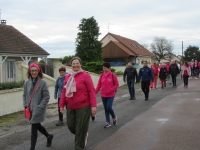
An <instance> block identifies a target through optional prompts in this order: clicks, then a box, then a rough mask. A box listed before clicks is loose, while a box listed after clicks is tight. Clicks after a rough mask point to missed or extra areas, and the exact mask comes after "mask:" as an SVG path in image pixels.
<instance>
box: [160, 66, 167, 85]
mask: <svg viewBox="0 0 200 150" xmlns="http://www.w3.org/2000/svg"><path fill="white" fill-rule="evenodd" d="M159 78H160V81H161V86H162V89H163V88H164V87H166V78H167V69H166V67H165V64H164V63H162V68H160V72H159Z"/></svg>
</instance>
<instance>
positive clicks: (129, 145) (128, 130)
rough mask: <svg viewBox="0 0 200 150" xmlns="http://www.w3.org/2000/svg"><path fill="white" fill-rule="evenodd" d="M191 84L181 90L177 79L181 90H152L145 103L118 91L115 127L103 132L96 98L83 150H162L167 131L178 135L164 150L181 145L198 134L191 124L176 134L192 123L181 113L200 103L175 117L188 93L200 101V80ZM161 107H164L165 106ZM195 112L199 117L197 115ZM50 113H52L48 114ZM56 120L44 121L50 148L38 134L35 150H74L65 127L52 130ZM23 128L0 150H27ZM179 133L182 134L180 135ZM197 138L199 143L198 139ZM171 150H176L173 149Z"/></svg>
mask: <svg viewBox="0 0 200 150" xmlns="http://www.w3.org/2000/svg"><path fill="white" fill-rule="evenodd" d="M190 82H191V87H189V88H188V89H184V88H182V81H181V80H180V79H179V80H178V82H177V83H178V84H177V85H178V86H180V87H178V88H172V86H171V85H167V88H166V89H164V90H163V89H160V88H158V89H155V90H151V92H150V98H149V101H144V95H143V93H142V92H141V91H140V90H138V91H137V92H136V98H137V99H136V100H135V101H130V100H128V99H129V96H128V94H127V88H126V87H122V88H120V89H119V90H118V92H117V96H116V99H115V102H114V106H113V108H114V110H115V112H116V115H117V116H118V124H117V126H112V127H110V128H108V129H104V128H103V126H104V123H105V117H104V111H103V107H102V104H101V103H100V98H99V97H98V103H99V105H98V114H97V119H96V121H94V122H92V121H91V123H90V128H89V137H88V144H87V147H86V150H93V149H94V150H100V149H105V150H107V149H109V150H114V149H115V150H116V149H118V150H124V149H126V150H134V149H135V150H140V149H141V150H146V149H152V150H153V149H163V147H162V143H163V141H165V140H166V138H165V137H169V135H170V136H172V135H173V134H170V133H171V132H170V131H173V132H172V133H177V134H176V135H173V138H172V137H169V138H167V141H168V142H166V143H165V144H166V145H164V146H165V147H168V146H169V144H171V145H172V146H171V147H173V145H176V143H177V142H180V141H181V140H177V138H181V137H182V136H183V135H184V134H188V133H189V131H192V133H193V132H194V131H198V133H199V130H200V129H197V130H192V129H196V128H192V127H193V124H191V126H190V127H191V128H189V129H187V126H185V128H180V130H178V129H179V128H178V127H179V126H180V127H181V125H183V124H190V123H188V121H189V122H190V121H191V120H192V119H190V120H187V119H189V118H188V117H185V118H182V120H181V117H182V115H184V114H185V111H184V110H187V111H186V114H188V115H189V116H191V115H192V114H190V113H189V112H190V111H191V112H193V111H192V110H193V107H194V109H196V108H197V107H198V105H197V104H199V103H200V101H198V100H196V101H195V102H196V103H194V104H193V105H191V106H190V107H189V108H188V109H187V107H184V109H182V111H180V112H179V113H175V112H176V111H178V109H180V108H182V107H181V106H182V105H181V104H182V103H181V102H182V98H186V95H187V94H185V95H184V93H190V94H191V93H194V94H191V95H193V96H194V98H195V97H196V99H198V97H199V99H200V96H199V88H196V84H197V83H199V84H200V80H190ZM179 93H180V94H179ZM181 93H182V94H181ZM191 95H189V94H188V95H187V96H189V97H190V96H191ZM185 101H186V102H187V98H186V99H185ZM164 102H167V103H164ZM163 103H164V104H166V105H164V104H163ZM155 104H156V105H155ZM179 104H180V105H179ZM184 104H185V105H184V106H189V105H190V104H188V103H184ZM179 107H180V108H179ZM53 108H55V107H53ZM161 108H162V109H161ZM190 109H192V110H190ZM52 111H53V112H52V114H55V111H56V110H55V109H52ZM195 112H196V113H197V114H198V111H195ZM49 113H51V111H50V112H49ZM174 113H175V114H176V115H175V114H174ZM188 115H187V116H188ZM185 116H186V115H185ZM47 117H48V116H47ZM172 117H174V118H172ZM56 119H57V117H56V118H55V117H50V116H49V118H48V119H46V121H45V122H44V126H45V127H46V128H47V130H48V131H50V132H51V133H53V134H54V135H55V138H54V141H53V145H52V147H51V148H46V147H45V144H46V139H45V138H44V137H43V136H41V135H40V134H39V137H38V142H37V146H36V150H46V149H48V150H73V149H74V135H72V134H71V133H70V132H69V130H68V129H67V126H66V125H65V126H62V127H55V125H54V124H55V122H56V121H55V120H56ZM169 119H170V121H169ZM152 120H153V121H152ZM155 120H156V121H155ZM177 121H178V122H177ZM184 121H185V122H184ZM168 122H170V123H171V124H169V126H167V123H168ZM179 122H180V123H179ZM193 122H195V125H194V127H196V126H197V125H198V123H199V122H198V120H195V118H193ZM175 124H176V125H177V126H175V127H176V128H174V129H173V127H174V125H175ZM22 125H24V126H25V127H24V128H19V127H18V128H17V127H13V130H14V131H16V132H15V133H10V134H7V135H4V136H1V137H0V149H1V150H4V149H5V150H26V149H27V150H28V149H29V146H30V126H27V123H26V122H22ZM164 125H165V126H164ZM188 126H189V125H188ZM164 127H166V128H164ZM164 129H165V130H164ZM167 129H168V130H167ZM170 129H173V130H170ZM184 129H185V130H186V131H188V132H181V131H182V130H183V131H185V130H184ZM175 131H177V132H175ZM180 132H181V134H179V133H180ZM161 133H162V134H161ZM192 133H191V134H192ZM191 134H189V135H191ZM166 135H168V136H166ZM179 135H181V136H179ZM196 135H197V134H195V136H196ZM198 135H200V134H198ZM196 138H197V139H199V137H198V136H197V137H196ZM188 140H189V141H188V142H187V143H189V142H192V143H194V144H195V145H197V146H198V144H197V143H195V142H193V140H195V138H191V139H190V138H188ZM172 141H174V142H172ZM176 141H177V142H176ZM185 141H186V140H185ZM185 141H184V142H185ZM155 143H157V145H159V144H160V147H159V146H158V147H156V144H155ZM185 145H186V144H185ZM189 145H192V144H189ZM171 147H170V146H169V147H168V149H170V150H171ZM194 148H195V147H194ZM174 149H177V148H175V147H174ZM199 149H200V148H199Z"/></svg>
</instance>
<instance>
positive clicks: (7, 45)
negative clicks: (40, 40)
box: [0, 25, 49, 55]
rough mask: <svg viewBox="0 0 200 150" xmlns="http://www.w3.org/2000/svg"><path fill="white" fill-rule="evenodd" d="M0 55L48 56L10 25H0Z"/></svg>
mask: <svg viewBox="0 0 200 150" xmlns="http://www.w3.org/2000/svg"><path fill="white" fill-rule="evenodd" d="M0 53H13V54H31V55H34V54H35V55H49V53H48V52H46V51H45V50H44V49H43V48H41V47H40V46H38V45H37V44H36V43H35V42H33V41H32V40H30V39H29V38H28V37H26V36H25V35H24V34H22V33H21V32H20V31H18V30H17V29H15V28H14V27H13V26H10V25H0Z"/></svg>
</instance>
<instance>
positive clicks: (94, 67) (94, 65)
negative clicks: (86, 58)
mask: <svg viewBox="0 0 200 150" xmlns="http://www.w3.org/2000/svg"><path fill="white" fill-rule="evenodd" d="M102 64H103V62H101V61H97V62H88V63H85V65H84V67H83V69H84V70H86V71H88V72H93V73H96V74H101V73H102V72H103V69H102ZM111 71H112V72H113V73H115V74H116V75H122V74H123V72H122V71H117V72H116V70H115V69H114V68H111Z"/></svg>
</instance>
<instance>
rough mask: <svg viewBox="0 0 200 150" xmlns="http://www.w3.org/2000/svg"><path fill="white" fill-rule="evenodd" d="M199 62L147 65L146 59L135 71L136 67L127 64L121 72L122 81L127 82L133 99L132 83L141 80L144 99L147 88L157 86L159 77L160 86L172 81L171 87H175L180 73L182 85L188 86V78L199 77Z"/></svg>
mask: <svg viewBox="0 0 200 150" xmlns="http://www.w3.org/2000/svg"><path fill="white" fill-rule="evenodd" d="M199 72H200V62H198V61H197V60H193V59H192V61H191V62H184V63H182V64H179V63H178V61H171V62H170V61H169V62H167V63H166V64H165V63H162V64H160V65H157V64H156V63H153V64H152V65H151V67H148V65H147V61H144V62H143V67H142V68H140V70H139V73H137V70H136V68H134V67H133V66H132V63H131V62H129V63H128V64H127V68H126V69H125V71H124V74H123V80H124V83H127V85H128V89H129V94H130V100H135V99H136V98H135V88H134V83H139V82H140V80H141V89H142V91H143V92H144V95H145V100H148V98H149V89H150V88H153V89H156V88H157V79H158V78H160V82H161V88H162V89H163V88H164V87H166V81H168V82H169V84H171V83H172V85H173V87H176V86H177V84H176V78H177V76H178V75H181V78H183V83H184V87H186V88H187V87H188V79H190V78H195V79H198V78H199Z"/></svg>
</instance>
